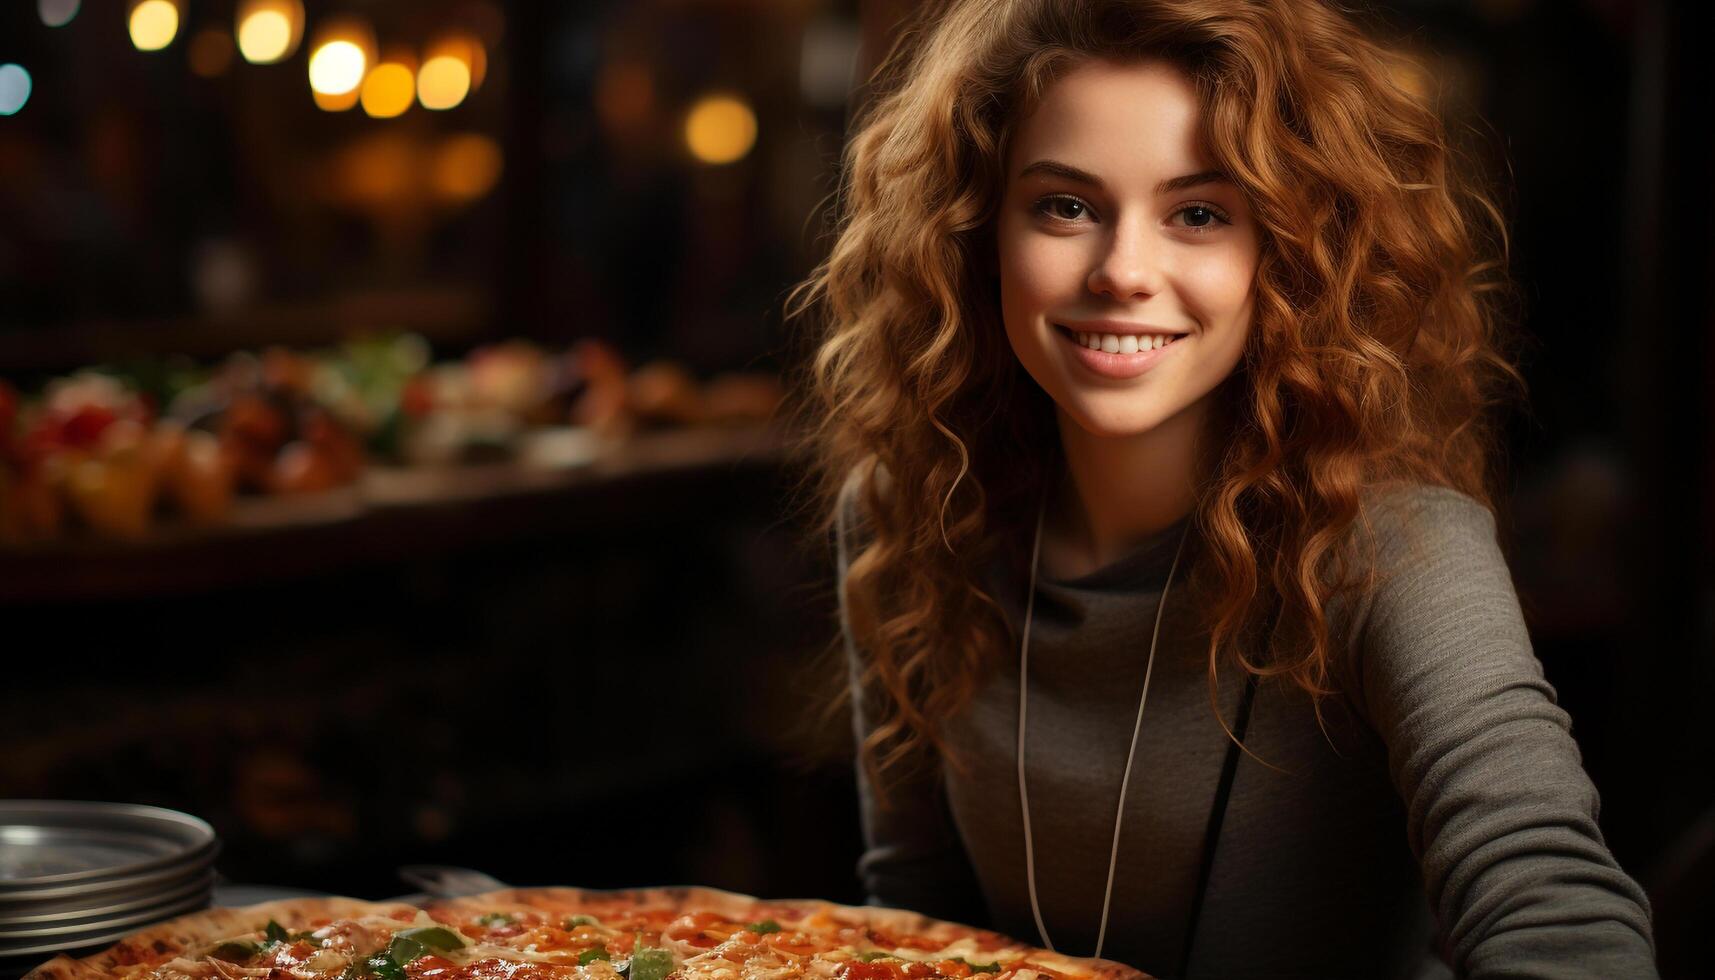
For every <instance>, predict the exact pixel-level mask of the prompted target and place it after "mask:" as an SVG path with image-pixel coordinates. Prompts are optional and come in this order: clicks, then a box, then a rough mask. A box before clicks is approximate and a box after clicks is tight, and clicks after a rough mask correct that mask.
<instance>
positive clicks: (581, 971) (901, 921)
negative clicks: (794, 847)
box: [25, 888, 1148, 980]
mask: <svg viewBox="0 0 1715 980" xmlns="http://www.w3.org/2000/svg"><path fill="white" fill-rule="evenodd" d="M95 978H125V980H189V978H195V980H799V978H804V980H940V978H945V980H1086V978H1088V980H1148V978H1147V977H1145V975H1144V974H1143V973H1141V972H1139V971H1137V970H1134V969H1132V968H1131V967H1128V966H1123V965H1121V964H1118V963H1113V962H1109V961H1107V960H1095V959H1079V958H1075V957H1069V956H1062V955H1059V954H1057V953H1052V952H1049V951H1048V950H1044V949H1038V948H1036V947H1033V946H1027V945H1025V944H1023V943H1020V942H1017V941H1015V940H1012V939H1008V938H1007V937H1005V936H1003V935H1000V934H999V933H995V932H989V931H986V930H982V929H975V928H972V927H970V926H964V925H959V924H956V923H952V922H942V921H939V920H936V919H930V918H926V917H924V916H921V915H917V914H915V913H912V912H904V911H900V910H897V909H882V908H871V907H853V906H847V905H835V904H833V903H830V902H821V901H811V900H805V901H796V900H794V901H766V900H762V899H757V898H752V897H750V896H747V895H736V894H733V893H732V892H724V891H717V890H715V889H710V888H647V889H637V890H631V891H585V890H581V889H575V888H517V889H508V890H505V891H496V892H489V893H487V894H483V895H476V896H472V897H469V898H457V899H443V900H438V901H432V902H429V903H428V904H426V905H424V906H423V907H421V908H419V907H417V906H415V905H408V904H403V903H399V902H363V901H358V900H356V899H350V898H303V899H291V900H288V901H282V902H268V903H264V904H261V905H252V906H248V907H245V908H217V909H209V910H208V911H205V912H198V913H195V914H193V915H188V916H184V917H182V918H178V919H174V920H172V921H170V922H165V923H162V924H160V925H157V926H154V927H151V928H149V929H146V930H144V931H142V932H138V933H135V934H134V935H131V936H127V937H126V938H125V939H123V940H121V941H120V942H118V943H117V944H115V945H114V946H113V947H112V948H110V949H108V950H106V951H104V952H101V953H98V954H96V955H94V956H89V957H86V958H84V959H72V958H71V957H68V956H61V957H58V958H56V959H54V960H52V961H50V962H48V963H45V964H43V965H42V966H40V967H37V968H36V969H35V970H34V971H32V972H31V973H29V974H28V975H26V977H25V980H95Z"/></svg>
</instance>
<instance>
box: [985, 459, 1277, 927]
mask: <svg viewBox="0 0 1715 980" xmlns="http://www.w3.org/2000/svg"><path fill="white" fill-rule="evenodd" d="M1047 512H1048V495H1047V493H1046V492H1045V493H1044V494H1043V496H1042V507H1041V510H1039V511H1038V513H1037V516H1036V539H1035V543H1034V544H1033V545H1032V546H1031V549H1030V590H1029V592H1028V593H1027V595H1026V598H1025V601H1024V636H1023V639H1022V642H1021V644H1020V649H1019V655H1018V753H1017V754H1018V804H1019V811H1020V813H1021V814H1022V817H1023V824H1024V871H1025V881H1026V884H1027V887H1028V888H1029V891H1030V913H1031V915H1033V916H1035V918H1036V931H1037V932H1038V933H1039V934H1040V935H1041V937H1042V944H1043V946H1044V947H1046V948H1047V949H1048V950H1049V951H1051V952H1052V951H1054V944H1053V942H1052V941H1051V940H1050V939H1049V938H1048V927H1047V926H1046V925H1045V924H1044V923H1043V920H1042V905H1041V902H1040V900H1039V899H1038V898H1037V895H1036V848H1035V842H1034V835H1033V834H1032V832H1031V828H1030V794H1029V791H1028V789H1027V788H1026V780H1025V771H1024V735H1025V728H1026V713H1027V710H1028V707H1029V687H1028V685H1029V673H1030V624H1031V619H1032V615H1033V613H1034V612H1035V607H1036V573H1037V569H1038V565H1039V560H1040V558H1041V554H1042V525H1043V521H1044V518H1045V516H1046V514H1047ZM1190 530H1191V527H1190V525H1189V524H1187V525H1186V527H1185V530H1184V531H1182V532H1181V533H1180V535H1179V547H1178V549H1177V550H1176V551H1174V553H1173V564H1172V565H1170V566H1169V567H1168V569H1167V582H1166V584H1164V585H1162V587H1161V600H1160V601H1159V602H1158V603H1157V604H1156V607H1155V626H1154V629H1153V630H1152V631H1151V633H1150V635H1149V659H1148V660H1147V661H1146V662H1145V665H1144V669H1143V692H1142V693H1141V694H1139V695H1138V699H1137V720H1136V721H1135V722H1134V723H1133V725H1132V730H1131V742H1130V745H1129V747H1128V748H1127V750H1126V757H1125V770H1124V771H1123V773H1122V775H1121V776H1120V791H1119V801H1118V802H1117V803H1116V804H1115V806H1114V833H1113V844H1112V846H1111V848H1110V849H1109V852H1108V877H1107V884H1106V885H1105V886H1104V887H1103V889H1102V918H1101V923H1100V925H1099V927H1098V928H1097V931H1096V951H1095V954H1094V955H1095V958H1096V959H1101V956H1102V947H1103V945H1104V944H1105V942H1106V940H1107V934H1108V911H1109V908H1110V906H1111V903H1112V901H1113V893H1114V872H1115V870H1116V869H1117V868H1118V867H1119V853H1120V828H1121V826H1122V824H1123V822H1124V819H1125V799H1126V790H1127V789H1128V788H1129V787H1130V785H1131V769H1132V762H1133V761H1134V760H1135V759H1136V756H1137V740H1138V735H1139V733H1141V732H1142V730H1143V709H1144V706H1145V705H1146V704H1147V703H1148V700H1149V681H1150V677H1151V675H1153V674H1154V672H1155V645H1156V641H1157V640H1158V639H1159V638H1160V636H1161V616H1162V613H1163V611H1165V610H1166V608H1167V591H1168V590H1169V589H1170V588H1172V587H1173V575H1174V573H1175V572H1177V571H1178V569H1179V558H1180V556H1181V555H1183V554H1184V552H1185V539H1186V537H1187V536H1188V535H1189V533H1190ZM1247 707H1248V703H1247ZM1240 737H1241V738H1242V737H1243V736H1242V735H1241V736H1240ZM1231 761H1232V760H1231V759H1230V758H1229V763H1230V762H1231ZM1225 776H1226V774H1225V773H1223V777H1224V779H1223V781H1224V782H1225V781H1226V780H1225ZM1217 826H1218V825H1217ZM1216 832H1217V833H1219V830H1218V829H1217V831H1216ZM1198 890H1199V893H1200V892H1201V890H1202V882H1201V881H1200V882H1199V888H1198ZM1200 897H1201V895H1200V894H1199V898H1200ZM1187 952H1189V950H1188V949H1187Z"/></svg>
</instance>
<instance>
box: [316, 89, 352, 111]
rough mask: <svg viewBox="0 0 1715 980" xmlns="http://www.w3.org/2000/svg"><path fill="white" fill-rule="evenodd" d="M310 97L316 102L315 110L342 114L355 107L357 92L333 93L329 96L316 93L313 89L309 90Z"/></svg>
mask: <svg viewBox="0 0 1715 980" xmlns="http://www.w3.org/2000/svg"><path fill="white" fill-rule="evenodd" d="M310 95H311V96H312V97H313V98H314V99H315V100H316V108H318V109H321V110H323V111H325V112H344V111H346V110H347V109H350V108H351V107H352V106H354V105H357V95H358V90H357V89H352V90H351V91H349V92H335V93H333V94H329V93H327V92H317V91H316V90H315V89H311V90H310Z"/></svg>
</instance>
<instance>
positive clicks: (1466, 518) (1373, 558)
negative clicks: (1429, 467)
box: [1356, 482, 1505, 589]
mask: <svg viewBox="0 0 1715 980" xmlns="http://www.w3.org/2000/svg"><path fill="white" fill-rule="evenodd" d="M1356 530H1357V531H1359V532H1360V533H1359V534H1358V535H1357V540H1358V541H1359V547H1360V549H1361V550H1360V552H1359V553H1360V556H1361V558H1362V559H1363V560H1368V561H1370V562H1372V563H1373V565H1374V570H1375V572H1376V576H1377V581H1376V583H1375V585H1374V586H1373V588H1375V589H1388V588H1396V587H1398V585H1399V584H1400V581H1399V580H1400V579H1401V578H1402V577H1405V578H1411V577H1414V576H1419V575H1421V573H1423V572H1425V571H1426V570H1430V569H1436V568H1441V569H1444V570H1446V571H1449V572H1451V571H1453V570H1454V569H1457V568H1463V569H1465V570H1470V569H1471V568H1472V567H1473V566H1489V567H1499V568H1502V569H1504V568H1505V559H1504V558H1502V557H1501V553H1500V547H1499V543H1498V540H1497V535H1496V521H1495V514H1494V511H1493V510H1492V509H1491V508H1490V507H1489V506H1488V505H1487V504H1485V503H1484V502H1482V501H1480V500H1478V499H1477V498H1475V497H1473V496H1471V495H1470V494H1468V493H1465V492H1464V491H1462V490H1459V489H1457V488H1455V487H1449V486H1444V485H1441V484H1433V483H1424V482H1401V483H1393V484H1389V485H1385V486H1377V487H1374V488H1371V489H1370V490H1368V491H1367V492H1366V493H1365V494H1364V496H1363V498H1362V501H1361V503H1360V513H1359V518H1358V521H1357V527H1356ZM1366 539H1367V540H1366Z"/></svg>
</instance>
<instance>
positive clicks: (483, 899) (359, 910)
mask: <svg viewBox="0 0 1715 980" xmlns="http://www.w3.org/2000/svg"><path fill="white" fill-rule="evenodd" d="M787 908H792V909H802V910H805V911H808V912H811V913H815V912H825V913H827V914H829V915H830V916H832V917H833V918H836V919H839V920H841V921H844V922H848V923H852V924H854V925H867V926H873V927H875V928H877V929H881V930H883V931H886V932H889V933H897V934H902V935H911V936H921V937H924V938H926V939H931V940H936V941H940V942H945V943H953V942H957V941H958V940H961V939H967V938H969V939H974V940H976V942H977V943H978V945H979V946H982V947H984V948H987V949H996V950H1001V949H1008V950H1017V951H1019V952H1022V953H1028V955H1029V958H1030V960H1031V961H1032V962H1033V963H1036V964H1040V965H1041V966H1044V967H1047V968H1048V969H1051V970H1055V971H1057V972H1060V973H1067V974H1072V975H1078V976H1084V977H1089V978H1091V980H1150V978H1149V976H1148V975H1147V974H1145V973H1143V972H1141V971H1139V970H1136V969H1134V968H1132V967H1129V966H1126V965H1124V964H1121V963H1115V962H1113V961H1111V960H1098V959H1091V958H1086V957H1075V956H1065V955H1063V954H1060V953H1051V952H1049V951H1047V950H1044V949H1040V948H1038V947H1034V946H1029V945H1027V944H1024V943H1021V942H1018V941H1017V940H1015V939H1011V938H1009V937H1007V936H1004V935H1002V934H1000V933H997V932H992V931H990V930H987V929H978V928H976V927H975V926H968V925H964V924H961V923H957V922H947V921H944V920H941V919H932V918H929V917H928V916H925V915H921V914H919V913H916V912H910V911H907V910H904V909H890V908H880V907H877V906H873V905H838V904H835V903H833V902H828V901H823V900H821V899H760V898H756V897H754V896H750V895H741V894H738V893H737V892H729V891H722V890H720V889H718V888H704V887H701V886H683V887H666V888H633V889H621V890H614V891H598V890H593V889H584V888H507V889H502V890H500V891H492V892H485V893H483V894H480V895H470V896H466V897H463V898H445V899H435V900H432V901H430V902H428V903H426V904H425V905H424V906H423V909H424V910H426V911H427V912H428V913H429V915H430V916H431V917H433V918H435V919H439V920H443V921H446V920H454V921H457V920H462V919H470V918H476V917H478V916H482V915H486V914H489V913H492V912H507V911H522V910H534V911H538V912H547V913H550V914H554V915H562V914H574V913H578V912H586V913H589V914H591V915H595V916H596V917H598V918H600V917H601V916H602V914H603V910H607V911H608V912H609V913H610V914H611V913H614V912H619V911H622V910H625V911H636V910H639V909H666V910H671V911H678V910H681V909H684V910H691V909H695V910H697V911H709V912H714V913H717V914H719V915H722V916H726V917H729V918H731V919H733V920H735V921H746V920H751V921H754V920H757V919H766V918H771V917H772V916H771V914H770V913H771V912H772V911H773V910H779V909H787ZM416 914H417V906H414V905H410V904H407V903H404V902H365V901H361V900H359V899H355V898H342V897H338V896H329V897H316V898H290V899H284V900H281V901H277V902H263V903H261V904H258V905H247V906H242V907H239V908H214V909H207V910H205V911H202V912H196V913H192V914H190V915H185V916H180V917H179V918H176V919H171V920H169V921H167V922H163V923H160V924H159V925H155V926H151V927H150V928H148V929H144V930H142V931H140V932H136V933H133V934H131V935H129V936H126V937H125V938H124V939H122V940H120V941H119V942H118V943H116V944H114V945H113V946H111V947H109V948H108V949H106V950H103V951H102V952H100V953H97V954H95V955H92V956H86V957H83V958H81V959H74V958H72V957H69V956H64V955H61V956H57V957H55V958H54V959H52V960H50V961H48V962H47V963H44V964H42V965H41V966H39V967H36V968H35V969H34V970H31V971H30V972H29V973H27V974H25V975H24V978H23V980H106V978H108V977H111V976H112V972H111V971H112V970H113V969H114V968H115V967H117V966H121V965H128V964H132V963H137V962H140V961H151V962H164V961H166V960H169V959H172V958H173V957H174V956H177V955H180V954H182V953H186V952H190V951H193V950H196V949H198V948H200V947H203V946H207V945H209V944H211V943H215V942H219V941H220V940H223V939H228V938H231V937H233V936H236V935H241V934H243V933H247V932H257V931H260V930H261V929H262V928H263V927H264V926H266V925H267V923H268V920H270V919H273V920H274V921H276V922H278V923H280V925H282V926H285V927H286V928H287V929H291V930H301V929H305V928H308V927H310V926H312V925H319V924H323V923H326V922H328V921H330V920H333V919H346V918H357V917H362V916H387V917H396V918H400V919H401V921H402V922H404V921H409V920H410V919H411V918H414V917H415V916H416Z"/></svg>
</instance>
